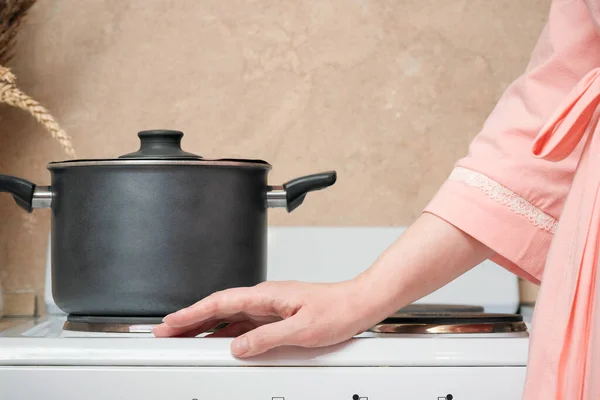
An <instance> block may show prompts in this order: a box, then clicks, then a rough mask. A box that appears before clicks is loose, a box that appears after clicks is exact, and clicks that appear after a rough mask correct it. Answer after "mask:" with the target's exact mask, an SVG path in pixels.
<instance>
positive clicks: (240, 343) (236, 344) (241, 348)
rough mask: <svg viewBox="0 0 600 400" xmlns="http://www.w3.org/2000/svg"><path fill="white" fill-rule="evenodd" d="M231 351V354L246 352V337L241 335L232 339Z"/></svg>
mask: <svg viewBox="0 0 600 400" xmlns="http://www.w3.org/2000/svg"><path fill="white" fill-rule="evenodd" d="M232 351H233V354H235V355H238V356H241V355H242V354H244V353H246V352H247V351H248V339H247V338H245V337H243V336H242V337H240V338H238V339H236V340H234V341H233V343H232Z"/></svg>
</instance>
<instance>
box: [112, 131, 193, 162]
mask: <svg viewBox="0 0 600 400" xmlns="http://www.w3.org/2000/svg"><path fill="white" fill-rule="evenodd" d="M138 137H139V138H140V142H141V144H140V149H139V150H138V151H136V152H134V153H129V154H125V155H122V156H121V157H119V158H159V159H202V157H201V156H198V155H195V154H191V153H187V152H185V151H183V150H182V149H181V139H182V138H183V132H181V131H172V130H166V129H154V130H148V131H141V132H139V133H138Z"/></svg>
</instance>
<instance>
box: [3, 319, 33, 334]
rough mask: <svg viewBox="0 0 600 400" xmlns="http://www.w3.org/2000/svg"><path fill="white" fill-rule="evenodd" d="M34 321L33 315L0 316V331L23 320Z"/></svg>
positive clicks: (23, 321) (21, 322)
mask: <svg viewBox="0 0 600 400" xmlns="http://www.w3.org/2000/svg"><path fill="white" fill-rule="evenodd" d="M31 321H35V318H33V317H4V318H0V332H2V331H3V330H6V329H9V328H12V327H13V326H16V325H20V324H23V323H25V322H31Z"/></svg>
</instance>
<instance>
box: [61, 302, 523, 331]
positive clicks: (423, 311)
mask: <svg viewBox="0 0 600 400" xmlns="http://www.w3.org/2000/svg"><path fill="white" fill-rule="evenodd" d="M161 319H162V318H161V317H133V316H82V315H68V316H67V317H66V321H65V323H64V325H63V332H62V335H63V336H70V337H74V336H80V337H82V336H92V335H91V334H94V335H93V336H101V335H103V334H136V333H138V334H151V333H152V329H153V327H154V326H156V325H158V324H160V323H161ZM226 325H227V324H221V325H220V326H218V327H216V328H214V329H213V330H212V331H215V330H218V329H220V328H222V327H224V326H226ZM212 331H209V332H212ZM526 331H527V327H526V325H525V324H524V323H523V320H522V317H521V316H520V315H513V314H491V313H484V312H483V307H477V306H466V305H449V304H411V305H409V306H407V307H404V308H403V309H401V310H399V311H397V312H396V313H394V314H392V315H391V316H390V317H388V318H386V319H385V320H383V321H381V322H380V323H379V324H376V325H375V326H373V327H372V328H371V329H368V332H375V333H379V334H391V333H394V334H399V333H404V334H465V333H469V334H487V333H508V332H526ZM207 333H208V332H207ZM199 336H201V335H199ZM202 336H203V335H202Z"/></svg>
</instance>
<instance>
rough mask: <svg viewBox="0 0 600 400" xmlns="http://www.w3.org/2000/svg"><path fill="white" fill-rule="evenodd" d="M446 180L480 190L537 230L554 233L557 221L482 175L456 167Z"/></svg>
mask: <svg viewBox="0 0 600 400" xmlns="http://www.w3.org/2000/svg"><path fill="white" fill-rule="evenodd" d="M448 180H451V181H456V182H462V183H464V184H466V185H468V186H471V187H474V188H477V189H479V190H481V191H482V192H483V193H485V194H486V195H487V196H488V197H489V198H490V199H492V200H494V201H496V202H498V203H500V204H503V205H505V206H508V207H509V208H510V209H511V210H512V211H513V212H515V213H516V214H519V215H522V216H524V217H525V218H527V219H528V220H529V221H530V222H531V223H533V225H535V226H537V227H539V228H542V229H544V230H546V231H548V232H551V233H554V231H555V229H556V225H557V221H556V219H555V218H553V217H552V216H550V215H548V214H546V213H545V212H543V211H542V210H540V209H539V208H537V207H536V206H534V205H533V204H531V203H530V202H528V201H527V200H525V199H524V198H522V197H521V196H519V195H518V194H516V193H514V192H512V191H510V190H509V189H507V188H505V187H504V186H502V185H500V184H499V183H498V182H496V181H494V180H492V179H490V178H488V177H487V176H485V175H483V174H480V173H478V172H475V171H471V170H469V169H466V168H462V167H457V168H455V169H454V170H453V171H452V173H451V174H450V177H449V178H448Z"/></svg>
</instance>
